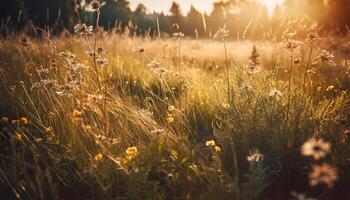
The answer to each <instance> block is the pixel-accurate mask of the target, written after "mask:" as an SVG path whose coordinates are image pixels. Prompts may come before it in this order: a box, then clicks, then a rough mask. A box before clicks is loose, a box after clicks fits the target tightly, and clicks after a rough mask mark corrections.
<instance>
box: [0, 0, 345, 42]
mask: <svg viewBox="0 0 350 200" xmlns="http://www.w3.org/2000/svg"><path fill="white" fill-rule="evenodd" d="M90 2H91V0H59V1H57V0H11V1H1V3H0V20H1V27H0V29H1V33H2V35H6V34H8V33H9V32H14V31H23V30H27V31H28V30H32V31H35V32H36V31H38V32H40V31H43V30H46V31H48V30H49V31H50V32H51V33H52V34H60V33H62V32H65V31H67V32H72V31H73V27H74V25H75V24H77V23H87V24H94V23H96V21H95V20H96V13H95V12H92V10H91V9H89V3H90ZM101 5H102V7H101V10H100V11H101V12H100V19H99V24H100V26H101V27H103V28H104V29H105V30H109V31H112V30H113V31H120V32H124V31H125V30H127V31H128V32H129V33H130V34H132V35H150V36H155V35H157V33H158V28H159V29H160V32H162V34H169V35H170V34H171V33H172V29H171V27H172V24H174V23H177V24H178V25H179V26H180V30H181V31H182V32H183V33H184V34H185V35H186V36H191V37H201V38H203V37H211V36H212V35H213V34H214V33H215V31H216V30H217V28H218V27H220V26H222V25H223V24H226V25H227V26H228V28H229V29H230V30H231V37H237V38H248V37H249V38H261V37H262V36H263V37H265V38H271V37H273V36H275V35H276V34H283V31H282V30H286V29H287V30H288V29H292V28H303V27H302V26H307V27H308V28H310V27H312V24H316V23H317V27H319V28H320V27H321V29H322V30H325V31H332V32H335V33H337V34H341V33H346V32H349V31H350V29H349V26H350V0H286V1H285V2H284V4H283V5H279V6H276V8H275V10H274V12H273V13H272V15H270V14H269V13H268V11H267V8H266V7H265V6H264V5H263V4H261V3H259V1H253V0H229V1H218V2H216V3H214V4H213V10H212V12H211V13H201V12H199V11H198V10H197V9H196V8H195V7H194V6H192V7H191V8H190V11H189V12H188V13H183V12H182V10H181V5H179V4H177V3H176V2H173V3H172V5H171V7H170V8H169V13H170V14H164V13H156V12H153V13H150V12H148V8H146V6H145V5H143V4H139V5H138V6H137V7H136V9H135V10H132V9H131V8H130V3H129V1H127V0H101Z"/></svg>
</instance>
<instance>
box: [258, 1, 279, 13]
mask: <svg viewBox="0 0 350 200" xmlns="http://www.w3.org/2000/svg"><path fill="white" fill-rule="evenodd" d="M259 2H261V3H262V4H264V5H265V6H266V8H267V11H268V13H269V15H270V16H271V15H272V13H273V11H274V9H275V7H276V5H277V4H282V3H283V2H284V0H259Z"/></svg>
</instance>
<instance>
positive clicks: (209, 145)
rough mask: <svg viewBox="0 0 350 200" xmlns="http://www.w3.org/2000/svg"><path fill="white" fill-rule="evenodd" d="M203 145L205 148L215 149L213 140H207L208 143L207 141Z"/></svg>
mask: <svg viewBox="0 0 350 200" xmlns="http://www.w3.org/2000/svg"><path fill="white" fill-rule="evenodd" d="M205 145H206V146H207V147H215V146H216V144H215V141H214V140H209V141H207V142H206V143H205Z"/></svg>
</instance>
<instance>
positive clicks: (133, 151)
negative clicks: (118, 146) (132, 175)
mask: <svg viewBox="0 0 350 200" xmlns="http://www.w3.org/2000/svg"><path fill="white" fill-rule="evenodd" d="M125 153H126V157H127V158H128V159H129V160H131V159H133V158H135V157H136V156H137V155H138V154H139V150H138V149H137V147H135V146H133V147H128V148H127V149H126V151H125Z"/></svg>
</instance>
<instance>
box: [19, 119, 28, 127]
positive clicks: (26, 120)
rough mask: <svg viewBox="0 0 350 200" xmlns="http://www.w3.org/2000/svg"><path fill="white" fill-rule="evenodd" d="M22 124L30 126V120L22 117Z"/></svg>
mask: <svg viewBox="0 0 350 200" xmlns="http://www.w3.org/2000/svg"><path fill="white" fill-rule="evenodd" d="M20 123H21V125H23V126H25V125H28V124H29V120H28V119H27V118H25V117H22V118H21V119H20Z"/></svg>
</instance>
